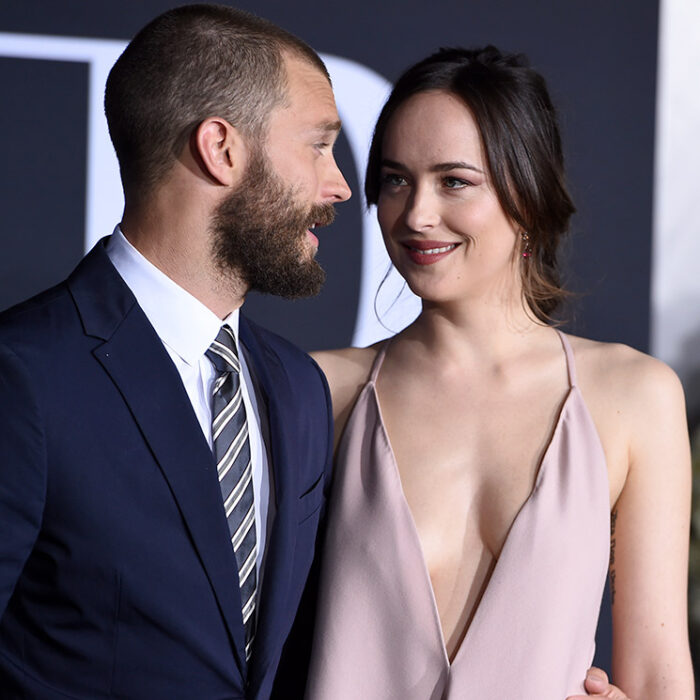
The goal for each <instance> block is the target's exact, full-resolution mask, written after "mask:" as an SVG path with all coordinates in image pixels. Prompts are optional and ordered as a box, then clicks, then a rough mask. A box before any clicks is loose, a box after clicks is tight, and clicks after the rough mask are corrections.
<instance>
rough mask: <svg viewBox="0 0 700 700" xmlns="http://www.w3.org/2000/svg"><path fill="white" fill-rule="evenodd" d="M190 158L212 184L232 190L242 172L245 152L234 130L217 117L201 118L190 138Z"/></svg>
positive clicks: (241, 140) (242, 141)
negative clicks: (197, 162)
mask: <svg viewBox="0 0 700 700" xmlns="http://www.w3.org/2000/svg"><path fill="white" fill-rule="evenodd" d="M192 148H193V150H194V151H195V153H194V155H195V157H196V158H197V160H198V161H199V163H200V166H201V167H202V170H203V171H204V173H205V174H207V175H208V176H209V177H210V178H211V179H212V180H213V181H214V182H216V183H218V184H220V185H225V186H227V187H234V186H236V185H237V184H238V182H239V180H240V179H241V178H242V177H243V174H244V173H245V169H246V158H247V154H248V149H247V147H246V144H245V141H244V140H243V137H242V135H241V133H240V131H239V130H238V129H236V128H235V127H234V126H231V124H229V123H228V122H227V121H226V120H225V119H223V118H221V117H209V118H207V119H205V120H204V121H203V122H202V123H201V124H200V125H199V126H198V127H197V129H196V130H195V132H194V134H193V139H192Z"/></svg>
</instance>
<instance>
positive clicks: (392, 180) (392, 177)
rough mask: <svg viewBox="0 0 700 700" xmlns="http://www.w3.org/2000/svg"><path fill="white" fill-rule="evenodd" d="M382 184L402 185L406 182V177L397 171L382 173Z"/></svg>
mask: <svg viewBox="0 0 700 700" xmlns="http://www.w3.org/2000/svg"><path fill="white" fill-rule="evenodd" d="M382 184H383V185H388V186H389V187H400V186H401V185H405V184H406V178H405V177H403V176H401V175H397V174H396V173H384V174H383V175H382Z"/></svg>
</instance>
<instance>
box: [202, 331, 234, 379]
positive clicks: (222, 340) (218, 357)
mask: <svg viewBox="0 0 700 700" xmlns="http://www.w3.org/2000/svg"><path fill="white" fill-rule="evenodd" d="M204 354H205V355H206V356H207V357H208V358H209V360H210V361H211V363H212V364H213V365H214V367H216V370H217V371H218V372H219V373H223V372H240V371H241V363H240V361H239V360H238V353H237V352H236V339H235V338H234V337H233V331H232V330H231V328H230V327H229V326H226V325H224V326H221V329H220V330H219V334H218V335H217V336H216V339H215V340H214V342H213V343H212V344H211V345H210V346H209V349H208V350H207V351H206V352H205V353H204Z"/></svg>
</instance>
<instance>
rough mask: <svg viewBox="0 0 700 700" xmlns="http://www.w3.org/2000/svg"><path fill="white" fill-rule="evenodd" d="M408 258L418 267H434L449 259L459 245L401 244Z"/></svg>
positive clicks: (433, 242)
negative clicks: (440, 261)
mask: <svg viewBox="0 0 700 700" xmlns="http://www.w3.org/2000/svg"><path fill="white" fill-rule="evenodd" d="M401 245H402V246H403V247H404V248H405V249H406V252H407V253H408V257H409V258H411V260H412V261H413V262H414V263H416V264H417V265H432V264H433V263H436V262H437V261H438V260H442V259H443V258H445V257H447V256H448V255H449V254H450V253H451V252H452V251H453V250H455V249H456V248H457V246H458V245H460V244H459V243H450V242H448V241H423V240H421V241H407V242H404V243H402V244H401Z"/></svg>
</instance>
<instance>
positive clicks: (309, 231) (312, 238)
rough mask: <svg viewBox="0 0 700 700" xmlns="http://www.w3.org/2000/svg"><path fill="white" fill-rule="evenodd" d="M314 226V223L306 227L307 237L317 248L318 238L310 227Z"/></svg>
mask: <svg viewBox="0 0 700 700" xmlns="http://www.w3.org/2000/svg"><path fill="white" fill-rule="evenodd" d="M314 228H316V224H313V225H312V226H311V227H310V228H308V229H306V236H307V238H308V239H309V240H310V241H311V242H312V243H313V244H314V245H315V246H316V247H317V248H318V238H317V237H316V234H315V233H314V232H313V231H312V229H314Z"/></svg>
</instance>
